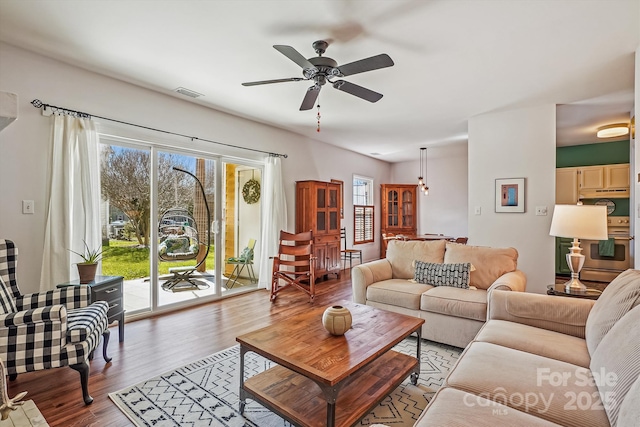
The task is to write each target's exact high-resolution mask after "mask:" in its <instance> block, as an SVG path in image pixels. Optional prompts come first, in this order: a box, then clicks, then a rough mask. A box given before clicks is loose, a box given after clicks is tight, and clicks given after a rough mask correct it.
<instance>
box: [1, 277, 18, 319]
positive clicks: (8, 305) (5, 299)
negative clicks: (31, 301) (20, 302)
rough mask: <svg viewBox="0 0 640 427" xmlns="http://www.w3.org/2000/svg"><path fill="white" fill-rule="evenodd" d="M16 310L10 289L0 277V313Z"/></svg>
mask: <svg viewBox="0 0 640 427" xmlns="http://www.w3.org/2000/svg"><path fill="white" fill-rule="evenodd" d="M16 311H18V308H17V307H16V302H15V301H14V300H13V295H11V291H10V290H9V288H8V287H7V286H6V285H5V284H4V280H2V277H0V314H7V313H15V312H16Z"/></svg>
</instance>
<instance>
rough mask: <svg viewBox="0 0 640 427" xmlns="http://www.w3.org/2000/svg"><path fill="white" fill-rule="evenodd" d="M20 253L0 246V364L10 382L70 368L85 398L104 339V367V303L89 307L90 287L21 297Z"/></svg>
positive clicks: (106, 340) (9, 243)
mask: <svg viewBox="0 0 640 427" xmlns="http://www.w3.org/2000/svg"><path fill="white" fill-rule="evenodd" d="M17 262H18V249H17V248H16V247H15V245H14V243H13V242H12V241H11V240H0V359H2V360H3V361H4V363H5V365H6V371H7V374H8V375H9V379H10V380H15V379H16V378H17V376H18V374H21V373H25V372H32V371H39V370H42V369H50V368H59V367H62V366H69V367H70V368H72V369H74V370H76V371H78V372H79V373H80V384H81V386H82V398H83V400H84V403H85V404H86V405H89V404H90V403H91V402H93V398H92V397H91V396H90V395H89V387H88V383H89V360H91V359H92V358H93V352H94V350H95V348H96V347H97V346H98V342H99V341H100V335H102V337H103V339H104V343H103V346H102V355H103V357H104V360H105V361H107V362H110V361H111V358H110V357H108V356H107V345H108V343H109V329H108V320H107V311H108V310H109V305H108V304H107V303H106V302H104V301H96V302H94V303H93V304H90V303H91V289H90V288H89V287H88V286H68V287H65V288H61V289H56V290H52V291H47V292H39V293H33V294H27V295H22V294H21V293H20V289H18V283H17V281H16V266H17Z"/></svg>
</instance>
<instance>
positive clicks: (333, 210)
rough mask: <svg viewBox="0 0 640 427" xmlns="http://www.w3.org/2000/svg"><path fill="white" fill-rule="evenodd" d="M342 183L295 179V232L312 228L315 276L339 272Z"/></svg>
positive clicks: (337, 273) (338, 273)
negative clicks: (296, 180)
mask: <svg viewBox="0 0 640 427" xmlns="http://www.w3.org/2000/svg"><path fill="white" fill-rule="evenodd" d="M339 197H340V185H339V184H337V183H332V182H324V181H298V182H296V233H302V232H305V231H309V230H311V231H312V232H313V251H314V254H315V257H316V261H315V266H316V268H315V275H316V277H321V276H326V275H327V274H330V273H333V274H336V275H338V276H339V275H340V201H339Z"/></svg>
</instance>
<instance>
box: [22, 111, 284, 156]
mask: <svg viewBox="0 0 640 427" xmlns="http://www.w3.org/2000/svg"><path fill="white" fill-rule="evenodd" d="M31 105H33V106H34V107H36V108H42V109H43V110H44V111H46V110H47V108H50V109H51V111H53V112H54V113H58V112H59V113H62V114H69V115H71V116H74V117H80V118H83V119H90V118H92V117H96V118H98V119H103V120H109V121H111V122H116V123H121V124H124V125H129V126H135V127H138V128H142V129H147V130H152V131H155V132H161V133H166V134H169V135H175V136H181V137H183V138H189V139H191V140H192V141H204V142H210V143H212V144H218V145H224V146H225V147H231V148H239V149H241V150H249V151H254V152H256V153H263V154H268V155H269V156H270V157H284V158H285V159H286V158H287V157H289V155H287V154H280V153H272V152H269V151H263V150H258V149H255V148H247V147H240V146H238V145H232V144H225V143H224V142H218V141H213V140H211V139H204V138H198V137H196V136H189V135H184V134H181V133H176V132H171V131H168V130H162V129H156V128H152V127H148V126H142V125H137V124H135V123H128V122H123V121H122V120H115V119H110V118H108V117H102V116H96V115H94V114H89V113H83V112H82V111H76V110H70V109H68V108H64V107H57V106H55V105H50V104H44V103H43V102H42V101H40V100H39V99H34V100H33V101H31Z"/></svg>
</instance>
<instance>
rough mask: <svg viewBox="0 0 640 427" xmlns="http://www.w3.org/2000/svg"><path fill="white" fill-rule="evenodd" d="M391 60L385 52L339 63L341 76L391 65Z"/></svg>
mask: <svg viewBox="0 0 640 427" xmlns="http://www.w3.org/2000/svg"><path fill="white" fill-rule="evenodd" d="M392 65H393V60H392V59H391V58H390V57H389V55H387V54H386V53H381V54H380V55H376V56H372V57H370V58H365V59H361V60H359V61H355V62H350V63H348V64H344V65H340V66H339V67H338V70H340V75H341V76H351V75H354V74H358V73H364V72H365V71H372V70H377V69H379V68H386V67H391V66H392Z"/></svg>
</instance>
